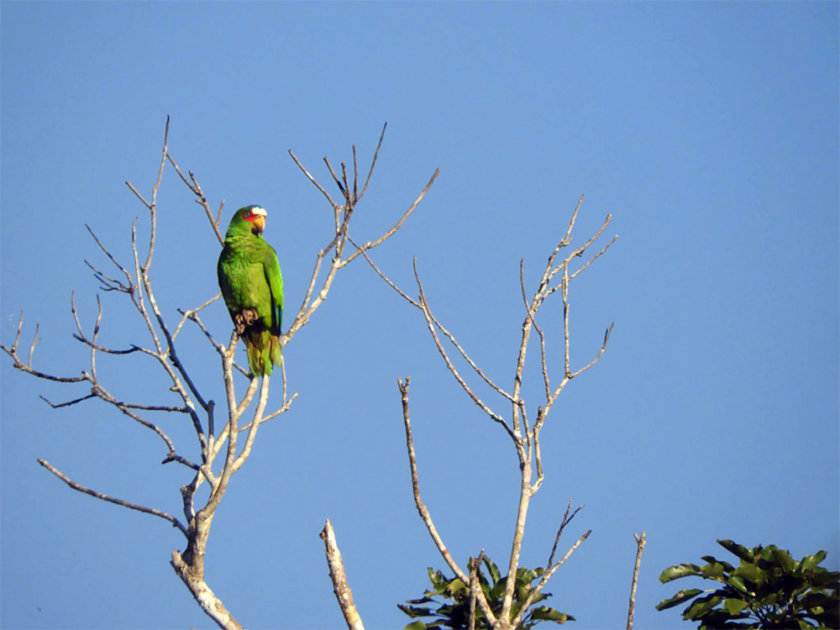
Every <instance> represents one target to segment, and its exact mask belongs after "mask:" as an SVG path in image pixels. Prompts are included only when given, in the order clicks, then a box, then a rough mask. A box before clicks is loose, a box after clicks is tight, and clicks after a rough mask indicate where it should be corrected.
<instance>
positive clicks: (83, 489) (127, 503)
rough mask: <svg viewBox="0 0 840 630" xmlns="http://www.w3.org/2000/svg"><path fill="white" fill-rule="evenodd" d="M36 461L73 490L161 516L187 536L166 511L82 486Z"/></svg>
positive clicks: (182, 526)
mask: <svg viewBox="0 0 840 630" xmlns="http://www.w3.org/2000/svg"><path fill="white" fill-rule="evenodd" d="M38 463H39V464H41V466H43V467H44V468H46V469H47V470H49V471H50V472H51V473H52V474H54V475H55V476H56V477H58V478H59V479H61V480H62V481H63V482H64V483H66V484H67V485H68V486H70V487H71V488H73V490H78V491H79V492H83V493H84V494H89V495H90V496H92V497H96V498H97V499H102V500H103V501H108V502H109V503H114V504H116V505H121V506H123V507H126V508H129V509H131V510H137V511H138V512H144V513H146V514H151V515H152V516H157V517H159V518H162V519H164V520H166V521H169V522H170V523H172V526H173V527H177V528H178V529H179V530H181V533H182V534H184V536H187V528H186V527H184V525H183V524H182V523H181V521H179V520H178V519H177V518H175V517H174V516H172V515H171V514H167V513H166V512H162V511H160V510H157V509H155V508H150V507H145V506H143V505H138V504H137V503H131V502H130V501H124V500H122V499H117V498H115V497H112V496H110V495H107V494H103V493H102V492H97V491H96V490H91V489H90V488H86V487H85V486H83V485H81V484H79V483H76V482H75V481H73V480H72V479H70V478H69V477H67V476H66V475H65V474H64V473H62V472H61V471H60V470H58V469H57V468H56V467H55V466H53V465H52V464H50V463H49V462H48V461H47V460H45V459H42V458H40V457H39V458H38Z"/></svg>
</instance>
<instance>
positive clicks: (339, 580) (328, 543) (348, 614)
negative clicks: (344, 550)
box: [321, 519, 365, 630]
mask: <svg viewBox="0 0 840 630" xmlns="http://www.w3.org/2000/svg"><path fill="white" fill-rule="evenodd" d="M321 540H323V541H324V547H325V553H326V555H327V564H328V566H329V568H330V579H331V580H332V584H333V592H334V593H335V598H336V600H338V605H339V607H340V608H341V613H342V614H343V615H344V621H345V622H346V623H347V628H348V630H364V628H365V626H364V624H363V623H362V619H361V617H360V616H359V611H358V610H356V604H355V603H353V591H352V590H351V589H350V585H349V584H348V583H347V575H346V574H345V572H344V561H343V560H342V559H341V551H339V549H338V543H337V542H336V540H335V532H334V531H333V527H332V523H330V520H329V519H327V522H326V524H325V525H324V529H323V530H322V531H321Z"/></svg>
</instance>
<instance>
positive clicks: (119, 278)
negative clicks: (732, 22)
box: [0, 119, 438, 629]
mask: <svg viewBox="0 0 840 630" xmlns="http://www.w3.org/2000/svg"><path fill="white" fill-rule="evenodd" d="M384 134H385V127H384V126H383V128H382V134H381V135H380V137H379V142H378V144H377V147H376V150H375V151H374V154H373V157H372V159H371V163H370V167H369V168H368V170H367V173H366V175H364V180H362V179H360V173H359V170H358V161H357V156H356V147H355V146H353V148H352V163H351V164H350V166H349V167H348V166H347V165H346V164H345V163H344V162H341V163H340V167H339V169H338V171H339V172H340V174H338V173H337V172H336V169H334V168H333V166H332V164H331V163H330V161H329V160H328V159H327V158H324V163H325V165H326V167H327V170H328V172H329V174H330V176H331V177H332V179H333V182H334V184H335V185H336V187H337V188H338V191H339V194H340V196H336V197H335V198H334V197H333V196H332V195H330V193H329V192H327V190H326V189H325V188H324V187H323V186H321V185H320V184H319V183H318V182H317V181H316V180H315V178H314V177H313V176H312V175H311V174H310V173H309V171H308V170H307V169H306V168H304V166H303V165H302V164H301V162H300V161H299V160H298V159H297V157H296V156H295V155H294V154H293V153H292V152H291V151H290V152H289V154H290V156H291V158H292V159H293V160H294V162H295V164H297V166H298V167H299V168H300V170H301V171H302V172H303V174H304V175H305V176H306V178H307V179H308V180H309V181H310V182H312V184H314V185H315V187H316V188H317V189H318V190H319V191H320V192H321V194H322V195H323V196H324V197H325V198H326V200H327V201H328V203H329V205H330V208H331V210H332V213H333V219H334V226H333V229H332V230H331V232H330V234H329V235H328V237H327V239H326V241H327V242H326V245H325V246H324V247H323V248H322V249H321V250H320V251H318V253H317V255H316V256H315V263H314V266H313V270H312V275H311V277H310V280H309V284H308V286H307V288H306V292H305V295H304V297H303V300H302V303H301V305H300V307H299V308H298V310H297V313H296V314H295V316H294V318H293V319H292V322H291V325H290V326H289V328H288V330H286V331H285V332H284V333H283V335H282V337H281V343H282V344H283V346H286V345H287V344H288V343H290V342H291V341H292V339H293V337H294V336H295V335H296V334H297V333H298V332H300V330H301V329H302V328H303V327H304V326H305V325H306V324H307V323H308V322H309V321H310V319H311V317H312V315H313V314H314V313H315V311H316V310H317V309H318V308H319V307H320V306H321V305H322V304H323V302H324V300H325V299H326V297H327V294H328V293H329V291H330V288H331V287H332V284H333V281H334V280H335V278H336V275H337V274H338V272H339V271H340V270H341V269H343V268H344V267H346V266H347V265H348V264H350V263H351V262H352V261H353V260H354V259H356V258H357V257H359V256H362V255H365V256H366V255H367V252H368V251H370V250H372V249H374V248H375V247H377V246H378V245H381V244H382V243H384V242H385V241H386V240H387V239H389V238H390V237H391V236H392V235H393V234H394V233H395V232H396V231H397V230H398V229H399V228H400V227H401V226H402V225H403V223H404V222H405V221H406V219H408V217H409V216H410V215H411V213H412V212H413V211H414V209H415V208H416V207H417V205H418V204H419V203H420V201H421V200H422V199H423V197H424V196H425V194H426V192H427V191H428V190H429V188H430V187H431V185H432V184H433V182H434V180H435V177H436V176H437V173H438V172H437V171H435V173H434V174H433V175H432V177H431V178H430V179H429V181H428V183H427V184H426V186H425V187H424V188H423V190H422V191H421V193H420V194H419V195H418V196H417V198H416V199H415V200H414V202H413V203H412V204H411V205H410V206H409V207H408V209H407V210H406V211H405V212H404V213H403V214H402V215H401V216H400V217H399V218H398V220H397V221H396V222H395V223H394V225H393V226H392V227H391V228H390V229H388V230H387V231H386V232H385V233H383V234H381V235H380V236H379V237H378V238H375V239H373V240H370V241H367V242H366V243H365V244H364V245H361V246H355V245H354V246H353V247H352V251H350V252H349V253H348V252H347V244H348V242H350V233H349V228H350V222H351V219H352V217H353V214H354V212H355V210H356V206H357V205H358V203H359V202H360V201H361V200H362V198H363V197H364V195H365V192H366V191H367V188H368V185H369V184H370V180H371V176H372V174H373V170H374V167H375V166H376V160H377V157H378V155H379V150H380V148H381V146H382V141H383V138H384ZM168 139H169V120H168V119H167V121H166V128H165V132H164V139H163V150H162V155H161V158H160V162H159V164H158V168H157V175H156V178H155V180H154V184H153V185H152V188H151V192H150V193H149V194H148V195H144V194H143V193H141V192H140V191H139V190H138V188H136V187H135V186H134V185H133V184H131V183H130V182H126V185H127V186H128V188H129V189H130V190H131V192H132V193H133V194H134V196H135V197H136V198H137V200H139V202H140V203H141V204H142V205H143V206H144V207H145V209H146V211H147V214H146V218H147V219H148V226H149V240H148V242H147V243H142V244H141V243H139V242H138V237H137V229H136V220H135V222H134V223H133V224H132V230H131V254H132V259H131V260H130V261H128V262H127V263H124V262H121V261H119V260H118V259H117V257H116V256H115V255H114V254H113V253H112V251H111V250H110V249H109V248H108V247H107V246H106V245H105V244H104V243H103V242H102V241H101V240H100V239H99V238H98V237H97V235H96V234H95V233H94V231H93V230H92V229H91V228H90V227H88V231H89V232H90V235H91V236H92V238H93V240H94V242H95V243H96V246H97V247H98V248H99V250H100V251H101V253H102V254H103V255H104V256H105V258H106V259H107V261H108V263H109V266H108V268H107V270H106V269H103V268H100V267H97V266H96V265H94V264H91V263H87V264H88V266H89V267H90V269H91V271H92V272H93V275H94V277H95V278H96V280H97V281H98V283H99V285H100V288H101V290H102V291H105V292H115V293H117V294H121V295H123V296H124V297H125V298H126V299H127V300H129V302H130V304H131V306H132V307H133V310H134V312H135V313H136V316H137V317H138V318H139V319H140V321H142V324H143V329H144V330H145V333H146V340H145V341H144V342H130V343H128V345H127V346H126V347H124V348H112V347H108V346H105V345H103V344H102V343H101V342H100V338H99V335H100V327H101V325H102V320H103V311H102V304H101V302H100V301H99V298H98V297H97V306H98V313H97V316H96V319H95V321H94V322H93V326H92V328H91V329H90V331H89V332H88V331H87V330H86V329H85V327H84V326H83V325H82V323H81V321H80V318H79V316H78V313H77V311H76V304H75V299H73V300H71V313H72V316H73V319H74V322H75V326H76V333H75V334H74V335H73V336H74V337H75V339H76V340H78V341H79V342H80V343H82V344H83V345H84V346H85V347H86V348H87V349H88V351H89V356H90V358H89V367H87V368H85V369H83V370H82V371H81V374H80V375H79V376H63V375H57V374H52V373H50V372H47V371H42V370H40V369H38V368H36V367H34V364H33V358H34V352H35V347H36V345H37V344H38V328H37V327H36V329H35V334H34V336H33V339H32V342H31V343H30V344H29V347H28V350H24V349H23V348H22V347H21V335H22V330H23V312H21V317H20V321H19V323H18V327H17V334H16V336H15V340H14V342H13V343H12V345H11V346H6V345H0V349H2V350H3V351H5V352H6V353H7V354H8V355H9V356H10V357H11V359H12V361H13V365H14V367H15V368H17V369H18V370H20V371H22V372H24V373H26V374H29V375H30V376H34V377H37V378H40V379H44V380H48V381H54V382H59V383H64V384H68V385H71V386H72V385H73V384H80V385H83V386H84V387H85V388H86V389H87V391H88V393H86V394H84V395H82V396H79V397H75V398H71V399H68V400H66V401H64V402H60V403H53V402H51V401H49V400H47V399H44V400H46V402H47V403H48V404H49V405H50V406H51V407H53V408H63V407H69V406H73V405H77V404H80V403H83V402H86V401H88V400H94V399H98V400H100V401H102V402H104V403H106V404H107V405H109V406H111V407H112V408H114V409H115V410H117V411H119V412H120V413H121V414H123V415H124V416H125V417H126V418H128V419H129V420H131V421H133V422H135V423H137V424H138V425H139V426H141V427H143V428H144V429H147V430H149V431H152V432H154V433H155V434H156V435H157V436H158V437H159V439H160V441H161V442H162V443H163V448H164V458H163V461H162V463H163V464H169V463H175V464H177V465H179V466H182V467H183V468H184V469H185V473H186V478H187V479H188V481H187V483H186V485H184V486H183V487H182V488H181V489H180V493H181V500H182V503H183V515H182V516H174V515H172V514H168V513H166V512H164V511H162V510H159V509H157V508H154V507H149V506H144V505H139V504H137V503H133V502H131V501H127V500H125V499H122V498H117V497H113V496H109V495H107V494H104V493H102V492H98V491H96V490H94V489H92V488H88V487H86V486H84V485H82V484H80V483H78V482H76V481H74V480H73V479H72V478H71V477H69V476H68V475H66V474H65V473H63V472H61V471H60V470H59V469H58V468H56V467H55V466H53V465H52V464H50V463H49V462H47V461H46V460H44V459H39V460H38V461H39V463H40V464H41V465H42V466H43V467H44V468H46V469H47V470H49V471H50V472H51V473H52V474H54V475H55V476H56V477H58V478H59V479H61V480H62V481H64V482H65V483H66V484H67V485H69V486H70V487H71V488H72V489H74V490H77V491H79V492H83V493H85V494H88V495H90V496H93V497H95V498H97V499H101V500H103V501H108V502H111V503H114V504H116V505H119V506H122V507H125V508H129V509H132V510H137V511H139V512H143V513H146V514H151V515H152V516H156V517H158V518H161V519H163V520H165V521H167V522H168V523H170V524H171V525H172V526H173V527H175V528H177V529H178V530H179V531H180V532H181V534H183V536H184V541H185V547H184V549H183V550H182V551H178V550H176V551H173V552H172V556H171V560H170V562H171V565H172V567H173V569H174V570H175V572H176V573H177V574H178V576H179V577H180V578H181V579H182V580H183V582H184V584H185V585H186V586H187V588H188V589H189V591H190V592H191V593H192V595H193V597H194V598H195V600H196V601H197V602H198V604H199V606H201V608H202V610H203V611H204V612H205V613H206V614H207V615H209V616H210V617H211V618H212V619H213V620H214V621H215V622H216V623H217V624H218V625H219V626H221V627H223V628H231V629H236V628H241V627H242V626H241V625H240V623H239V622H238V621H237V620H236V619H235V618H234V616H233V615H232V614H231V613H230V612H229V611H228V610H227V609H226V608H225V606H224V604H223V603H222V601H221V599H220V598H219V597H218V596H216V594H215V593H214V592H213V591H212V590H211V589H210V587H209V585H208V584H207V582H206V580H205V570H204V558H205V554H206V553H207V545H208V539H209V536H210V530H211V526H212V523H213V518H214V516H215V515H216V511H217V510H218V509H219V507H220V505H221V502H222V499H223V498H224V496H225V492H226V490H227V487H228V484H229V482H230V479H231V477H232V476H233V475H234V474H235V473H236V472H237V471H238V470H239V469H240V468H241V467H242V466H243V464H245V462H246V461H247V459H248V457H249V455H250V453H251V451H252V448H253V447H254V443H255V440H256V437H257V433H258V430H259V427H260V426H261V425H262V424H263V423H264V422H267V421H269V420H271V419H273V418H276V417H278V416H280V415H281V414H283V413H286V412H287V411H288V410H289V409H290V407H291V405H292V403H293V402H294V400H295V398H296V397H297V393H294V394H291V395H289V393H288V391H287V386H286V372H285V366H283V367H282V369H281V378H282V400H281V402H280V404H279V406H277V407H275V408H270V406H269V400H268V397H269V382H270V379H269V378H268V377H264V378H262V379H259V378H257V377H255V376H253V375H251V374H250V373H249V371H248V370H247V369H245V368H243V367H242V366H240V365H239V364H238V363H237V362H236V361H235V350H236V346H237V343H238V336H237V334H236V332H235V331H233V332H232V334H230V336H229V339H228V341H227V343H223V342H221V341H218V340H217V338H216V335H214V333H213V332H211V331H210V330H209V329H208V328H207V327H206V326H205V325H204V323H203V322H202V320H201V317H200V314H201V311H202V310H204V309H205V308H207V307H208V306H210V305H211V304H213V303H214V302H215V301H216V300H218V299H219V297H220V295H215V296H213V297H209V298H208V299H207V300H206V301H205V302H203V303H202V304H200V305H199V306H196V307H193V308H189V309H183V310H179V311H178V313H177V317H176V316H175V315H176V314H175V313H170V312H167V311H166V310H165V309H163V308H162V307H161V306H160V305H159V303H158V301H157V299H156V297H155V291H154V287H153V283H152V276H151V269H152V263H153V261H154V254H155V243H156V237H157V226H158V212H159V205H158V193H159V191H160V186H161V181H162V177H163V173H164V170H165V168H166V167H167V164H168V165H169V166H170V167H171V168H172V169H174V171H175V172H176V173H177V174H178V176H179V177H180V179H181V181H182V182H183V183H184V184H185V185H186V186H187V187H188V188H189V190H190V191H191V192H192V194H193V196H194V200H195V202H196V203H197V204H198V205H199V206H200V207H201V208H202V209H203V210H204V213H205V215H206V218H207V220H208V222H209V224H210V227H211V228H212V231H213V233H214V235H215V238H216V239H217V240H218V241H219V243H222V242H223V240H224V239H223V236H222V229H221V226H220V221H221V215H222V210H223V203H222V204H220V205H219V208H218V210H217V211H215V212H214V211H213V209H212V208H211V206H210V203H209V202H208V200H207V197H206V196H205V193H204V191H203V190H202V187H201V185H200V184H199V182H198V179H197V178H196V176H195V175H194V174H193V173H192V172H190V171H187V173H186V174H185V173H184V172H183V171H182V170H181V168H180V167H179V165H178V164H177V162H176V161H175V159H174V158H173V157H172V155H171V154H170V151H169V146H168ZM348 171H350V172H348ZM325 261H326V263H325ZM86 262H87V261H86ZM164 275H165V271H164V272H163V273H161V276H164ZM187 322H190V325H191V326H196V327H197V328H198V330H200V331H201V333H203V335H204V337H205V338H206V340H207V341H208V342H209V343H210V344H211V346H212V348H213V349H214V350H215V352H216V353H217V354H218V356H219V359H220V362H221V378H222V381H223V384H224V396H225V400H224V415H223V416H222V418H221V420H220V419H219V418H218V417H217V413H216V402H215V401H214V400H212V399H211V398H209V396H208V395H207V394H206V392H207V390H209V389H210V386H211V384H209V383H206V384H205V383H199V382H197V380H196V379H195V378H193V375H192V374H191V373H190V371H189V370H188V369H187V367H186V365H185V363H184V361H183V360H182V358H181V355H180V354H179V349H180V348H181V343H180V339H181V338H180V335H181V334H182V333H183V331H184V327H185V325H187ZM225 335H227V333H225ZM101 355H112V356H114V357H117V358H120V357H125V356H127V355H142V356H144V357H147V358H148V359H149V366H148V369H149V370H154V369H156V370H160V371H162V373H163V374H164V375H165V377H166V382H167V386H168V387H169V389H170V390H171V391H172V392H174V393H175V395H176V398H177V402H176V403H175V404H172V405H160V404H150V403H147V402H135V401H130V400H124V399H121V398H118V397H116V396H115V395H113V394H112V393H111V392H110V391H109V389H108V380H109V379H108V375H107V374H103V373H102V372H103V370H102V369H97V359H98V358H99V357H100V356H101ZM161 413H162V414H177V415H181V416H183V417H184V419H185V421H187V422H188V423H190V425H191V426H192V428H193V430H194V434H195V439H196V440H197V443H198V451H199V457H198V458H194V459H190V458H189V457H186V456H185V455H183V453H185V452H187V449H188V447H189V445H186V444H179V445H176V444H175V442H174V441H173V440H172V439H170V437H169V436H168V435H167V433H166V432H165V431H164V430H163V429H162V428H161V423H160V422H159V421H157V420H156V419H155V418H156V414H161ZM204 484H207V486H208V487H209V491H208V492H206V493H202V494H201V495H199V494H198V490H199V488H201V487H202V486H203V485H204ZM205 495H206V499H204V498H201V497H204V496H205ZM331 532H332V530H331V528H330V529H329V534H325V540H326V542H327V544H328V545H329V544H330V541H331V542H332V543H333V544H334V542H335V537H334V535H333V534H332V533H331ZM335 549H336V554H337V546H336V547H335ZM337 557H338V566H339V568H340V555H339V556H337ZM336 575H338V572H337V573H336ZM347 591H348V592H349V587H348V588H347ZM337 592H338V591H337ZM349 601H350V602H351V604H352V596H351V597H350V599H349ZM360 623H361V622H359V624H360ZM357 627H361V626H360V625H359V626H357Z"/></svg>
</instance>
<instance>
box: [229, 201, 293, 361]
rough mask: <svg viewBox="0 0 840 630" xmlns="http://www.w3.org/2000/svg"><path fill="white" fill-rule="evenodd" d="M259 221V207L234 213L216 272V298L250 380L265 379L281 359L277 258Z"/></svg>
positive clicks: (261, 212) (280, 288) (261, 216)
mask: <svg viewBox="0 0 840 630" xmlns="http://www.w3.org/2000/svg"><path fill="white" fill-rule="evenodd" d="M264 218H265V210H263V209H262V208H260V207H259V206H245V207H244V208H240V209H239V210H237V211H236V214H234V215H233V218H232V219H231V221H230V225H229V226H228V229H227V233H226V234H225V244H224V247H223V248H222V253H221V254H220V255H219V263H218V265H217V267H216V272H217V274H218V277H219V287H220V288H221V290H222V297H224V300H225V304H226V305H227V308H228V312H229V313H230V316H231V319H232V320H233V324H234V326H235V327H236V330H237V332H238V333H239V336H240V337H241V338H242V340H243V341H244V342H245V346H246V349H247V352H248V366H249V367H250V368H251V372H252V373H253V374H254V375H256V376H271V371H272V368H273V366H274V365H280V363H281V361H282V360H283V356H282V349H281V347H280V338H279V337H280V327H281V325H282V323H283V275H282V274H281V273H280V263H279V262H278V260H277V253H276V252H275V251H274V249H273V248H272V247H271V245H269V244H268V243H266V241H265V240H264V239H263V237H262V227H261V222H260V219H263V220H264Z"/></svg>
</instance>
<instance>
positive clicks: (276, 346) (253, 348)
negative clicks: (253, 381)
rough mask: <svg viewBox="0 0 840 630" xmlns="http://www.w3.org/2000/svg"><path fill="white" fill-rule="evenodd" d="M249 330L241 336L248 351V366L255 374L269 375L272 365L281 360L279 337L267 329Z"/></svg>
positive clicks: (277, 363)
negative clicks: (248, 332)
mask: <svg viewBox="0 0 840 630" xmlns="http://www.w3.org/2000/svg"><path fill="white" fill-rule="evenodd" d="M250 332H251V334H247V333H246V335H245V336H244V337H243V340H244V341H245V345H246V347H247V351H248V367H249V368H250V369H251V372H252V373H253V374H254V375H255V376H271V372H272V370H273V366H275V365H280V364H281V363H282V362H283V351H282V348H281V347H280V338H279V337H278V336H277V335H272V334H271V333H270V332H269V331H267V330H262V331H259V332H257V331H250Z"/></svg>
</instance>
